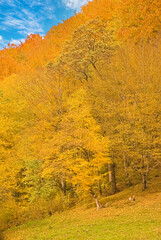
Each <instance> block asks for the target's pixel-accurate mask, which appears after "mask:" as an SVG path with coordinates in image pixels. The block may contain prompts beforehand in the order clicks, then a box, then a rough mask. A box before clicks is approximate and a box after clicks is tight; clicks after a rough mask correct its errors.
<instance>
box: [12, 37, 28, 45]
mask: <svg viewBox="0 0 161 240" xmlns="http://www.w3.org/2000/svg"><path fill="white" fill-rule="evenodd" d="M21 42H22V43H24V42H25V38H22V39H11V42H10V44H15V45H19V44H21Z"/></svg>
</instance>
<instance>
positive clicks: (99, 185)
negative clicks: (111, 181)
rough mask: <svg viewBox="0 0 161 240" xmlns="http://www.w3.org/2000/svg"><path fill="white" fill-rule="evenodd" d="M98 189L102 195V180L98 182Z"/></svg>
mask: <svg viewBox="0 0 161 240" xmlns="http://www.w3.org/2000/svg"><path fill="white" fill-rule="evenodd" d="M98 190H99V193H100V195H101V196H102V187H101V181H100V180H99V182H98Z"/></svg>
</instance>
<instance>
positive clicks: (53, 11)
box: [0, 0, 88, 49]
mask: <svg viewBox="0 0 161 240" xmlns="http://www.w3.org/2000/svg"><path fill="white" fill-rule="evenodd" d="M87 2H88V0H0V49H3V47H5V46H7V44H8V43H14V44H18V43H19V42H20V41H22V42H23V41H24V40H25V38H26V37H27V35H29V34H31V33H39V34H40V35H42V36H43V35H45V34H46V32H47V31H49V29H50V28H51V27H52V26H54V25H57V24H58V23H61V22H62V20H65V19H67V18H69V17H70V16H72V15H73V14H74V11H79V10H80V8H81V6H83V5H84V4H86V3H87Z"/></svg>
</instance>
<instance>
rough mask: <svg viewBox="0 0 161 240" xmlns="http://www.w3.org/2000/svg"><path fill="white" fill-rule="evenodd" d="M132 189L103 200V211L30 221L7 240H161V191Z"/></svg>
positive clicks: (83, 209) (71, 212)
mask: <svg viewBox="0 0 161 240" xmlns="http://www.w3.org/2000/svg"><path fill="white" fill-rule="evenodd" d="M137 190H138V188H137V187H136V188H135V189H133V191H132V192H134V193H135V194H136V201H135V202H130V201H129V200H128V196H130V193H131V192H130V191H131V190H130V189H128V190H125V191H123V192H120V193H117V194H115V195H114V196H110V197H108V198H106V199H103V201H104V202H105V201H107V202H108V207H106V208H102V209H100V210H99V211H97V210H96V208H93V207H92V208H87V207H85V206H83V207H79V208H76V209H71V210H67V211H65V212H62V213H57V214H54V215H53V216H51V217H49V218H46V219H42V220H36V221H32V222H28V223H26V224H24V225H21V226H17V227H14V228H12V229H9V230H8V231H6V232H5V233H4V239H5V240H77V239H80V240H154V239H156V240H159V239H161V192H159V191H158V192H155V193H154V192H153V191H152V190H151V191H149V192H148V193H147V192H142V193H141V192H137Z"/></svg>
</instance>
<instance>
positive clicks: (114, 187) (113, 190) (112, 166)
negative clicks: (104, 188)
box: [108, 163, 118, 194]
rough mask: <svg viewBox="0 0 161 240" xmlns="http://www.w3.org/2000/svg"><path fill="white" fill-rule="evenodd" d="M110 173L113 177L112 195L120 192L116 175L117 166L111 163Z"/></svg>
mask: <svg viewBox="0 0 161 240" xmlns="http://www.w3.org/2000/svg"><path fill="white" fill-rule="evenodd" d="M108 167H109V172H110V177H111V187H112V193H113V194H115V193H116V192H118V189H117V186H116V175H115V164H114V163H109V165H108Z"/></svg>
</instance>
